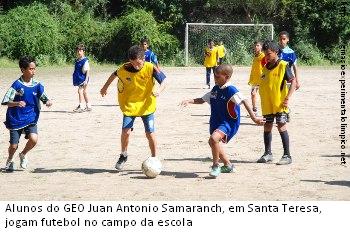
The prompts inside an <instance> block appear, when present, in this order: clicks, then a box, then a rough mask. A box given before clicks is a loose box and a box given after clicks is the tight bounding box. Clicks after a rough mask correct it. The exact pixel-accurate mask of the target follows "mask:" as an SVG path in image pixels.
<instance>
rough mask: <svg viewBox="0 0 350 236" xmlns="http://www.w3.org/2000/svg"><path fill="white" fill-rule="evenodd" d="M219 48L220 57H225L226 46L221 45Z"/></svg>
mask: <svg viewBox="0 0 350 236" xmlns="http://www.w3.org/2000/svg"><path fill="white" fill-rule="evenodd" d="M217 48H218V56H219V58H223V57H224V56H225V47H224V45H219V46H218V47H217Z"/></svg>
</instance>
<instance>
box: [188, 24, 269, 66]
mask: <svg viewBox="0 0 350 236" xmlns="http://www.w3.org/2000/svg"><path fill="white" fill-rule="evenodd" d="M273 36H274V28H273V24H210V23H186V28H185V65H186V66H188V65H195V64H202V61H203V50H204V48H205V47H206V46H207V41H208V40H209V39H212V40H214V42H215V44H217V43H218V41H223V44H224V46H225V48H226V50H227V51H226V52H227V54H226V56H225V57H226V62H227V63H231V64H246V63H247V62H248V61H251V56H252V53H251V52H252V44H253V42H254V41H257V40H260V41H264V40H268V39H270V40H273Z"/></svg>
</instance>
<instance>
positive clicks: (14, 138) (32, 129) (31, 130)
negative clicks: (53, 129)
mask: <svg viewBox="0 0 350 236" xmlns="http://www.w3.org/2000/svg"><path fill="white" fill-rule="evenodd" d="M23 133H24V134H25V136H24V138H25V139H28V138H29V134H37V133H38V127H37V125H36V124H31V125H28V126H26V127H24V128H22V129H16V130H10V144H18V143H19V139H20V137H21V134H23Z"/></svg>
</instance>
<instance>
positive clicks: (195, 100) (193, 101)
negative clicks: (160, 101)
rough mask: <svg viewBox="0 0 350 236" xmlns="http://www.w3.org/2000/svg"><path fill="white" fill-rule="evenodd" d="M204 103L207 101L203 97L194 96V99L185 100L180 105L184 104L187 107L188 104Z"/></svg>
mask: <svg viewBox="0 0 350 236" xmlns="http://www.w3.org/2000/svg"><path fill="white" fill-rule="evenodd" d="M203 103H205V101H204V100H203V98H194V99H187V100H183V101H182V102H181V103H180V105H181V106H183V107H186V106H187V105H188V104H203Z"/></svg>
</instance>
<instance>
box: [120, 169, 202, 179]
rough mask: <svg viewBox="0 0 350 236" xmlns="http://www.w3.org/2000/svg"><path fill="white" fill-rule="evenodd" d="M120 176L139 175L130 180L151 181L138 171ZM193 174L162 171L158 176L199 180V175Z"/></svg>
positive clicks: (122, 173) (130, 171)
mask: <svg viewBox="0 0 350 236" xmlns="http://www.w3.org/2000/svg"><path fill="white" fill-rule="evenodd" d="M120 173H121V174H120V175H139V176H131V177H130V178H131V179H152V178H149V177H147V176H145V175H144V174H143V173H142V171H139V170H127V171H122V172H120ZM197 173H206V172H197ZM197 173H194V172H179V171H162V172H160V174H159V175H160V176H171V177H174V178H176V179H193V178H199V175H198V174H197Z"/></svg>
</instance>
